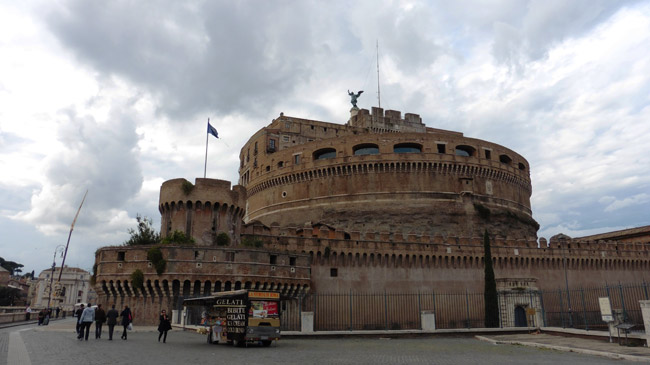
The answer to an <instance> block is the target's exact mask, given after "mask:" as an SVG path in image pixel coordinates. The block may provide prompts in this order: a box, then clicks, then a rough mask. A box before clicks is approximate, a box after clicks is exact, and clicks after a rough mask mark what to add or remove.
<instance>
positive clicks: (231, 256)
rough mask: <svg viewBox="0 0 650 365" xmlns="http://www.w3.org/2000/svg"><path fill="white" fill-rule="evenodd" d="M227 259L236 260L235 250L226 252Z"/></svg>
mask: <svg viewBox="0 0 650 365" xmlns="http://www.w3.org/2000/svg"><path fill="white" fill-rule="evenodd" d="M226 261H229V262H235V253H234V252H226Z"/></svg>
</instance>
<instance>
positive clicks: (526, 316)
mask: <svg viewBox="0 0 650 365" xmlns="http://www.w3.org/2000/svg"><path fill="white" fill-rule="evenodd" d="M648 294H649V288H648V284H647V283H645V282H643V283H637V284H617V285H605V286H603V287H585V288H573V289H569V290H566V289H557V290H547V291H530V290H521V291H509V292H499V294H498V300H499V324H500V327H518V326H524V327H525V326H548V327H564V328H578V329H585V330H606V329H607V324H606V323H605V322H603V321H602V318H601V313H600V307H599V301H598V299H599V298H602V297H609V299H610V302H611V305H612V309H614V311H615V312H619V313H620V316H621V317H622V318H621V319H622V320H623V321H625V322H626V323H631V324H634V325H635V327H634V328H633V329H632V330H633V331H644V326H643V318H642V315H641V309H640V306H639V300H649V299H650V297H649V295H648ZM178 299H179V300H178V307H179V309H181V306H182V304H181V303H182V300H183V299H184V298H183V297H179V298H178ZM530 309H534V311H530ZM281 311H282V315H281V328H282V330H283V331H300V330H301V315H302V312H312V313H313V314H314V330H315V331H347V330H406V329H421V328H422V319H421V314H422V313H423V312H430V313H434V314H435V325H436V328H438V329H454V328H468V329H470V328H484V327H485V326H484V317H485V304H484V297H483V293H482V292H469V291H464V292H455V293H438V292H434V291H431V292H420V293H389V292H384V293H357V292H346V293H311V294H307V295H304V296H301V297H297V298H283V299H282V301H281ZM533 312H534V313H535V314H534V315H533ZM201 315H202V313H201V310H200V309H197V308H193V309H189V308H188V312H187V313H186V316H187V318H186V320H187V322H186V323H188V324H198V323H199V322H200V319H201Z"/></svg>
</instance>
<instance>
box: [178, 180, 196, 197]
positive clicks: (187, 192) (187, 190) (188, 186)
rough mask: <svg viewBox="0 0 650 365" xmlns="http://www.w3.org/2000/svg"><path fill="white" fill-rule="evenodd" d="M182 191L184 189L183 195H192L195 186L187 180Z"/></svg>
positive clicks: (182, 186)
mask: <svg viewBox="0 0 650 365" xmlns="http://www.w3.org/2000/svg"><path fill="white" fill-rule="evenodd" d="M181 189H183V193H185V195H190V193H191V192H192V190H194V184H192V183H191V182H189V181H187V180H185V181H183V185H181Z"/></svg>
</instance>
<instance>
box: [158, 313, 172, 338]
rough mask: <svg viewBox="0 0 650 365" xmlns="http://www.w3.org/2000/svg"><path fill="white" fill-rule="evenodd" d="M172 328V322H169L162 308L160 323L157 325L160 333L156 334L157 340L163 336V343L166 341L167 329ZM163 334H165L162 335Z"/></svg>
mask: <svg viewBox="0 0 650 365" xmlns="http://www.w3.org/2000/svg"><path fill="white" fill-rule="evenodd" d="M170 329H172V324H171V323H170V322H169V317H167V312H165V310H164V309H163V310H162V312H160V324H159V325H158V332H160V334H159V335H158V342H160V338H161V337H162V338H163V343H165V342H166V341H167V331H169V330H170ZM163 334H164V335H165V336H164V337H163Z"/></svg>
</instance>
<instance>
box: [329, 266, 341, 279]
mask: <svg viewBox="0 0 650 365" xmlns="http://www.w3.org/2000/svg"><path fill="white" fill-rule="evenodd" d="M337 276H339V269H337V268H331V269H330V277H332V278H335V277H337Z"/></svg>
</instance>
